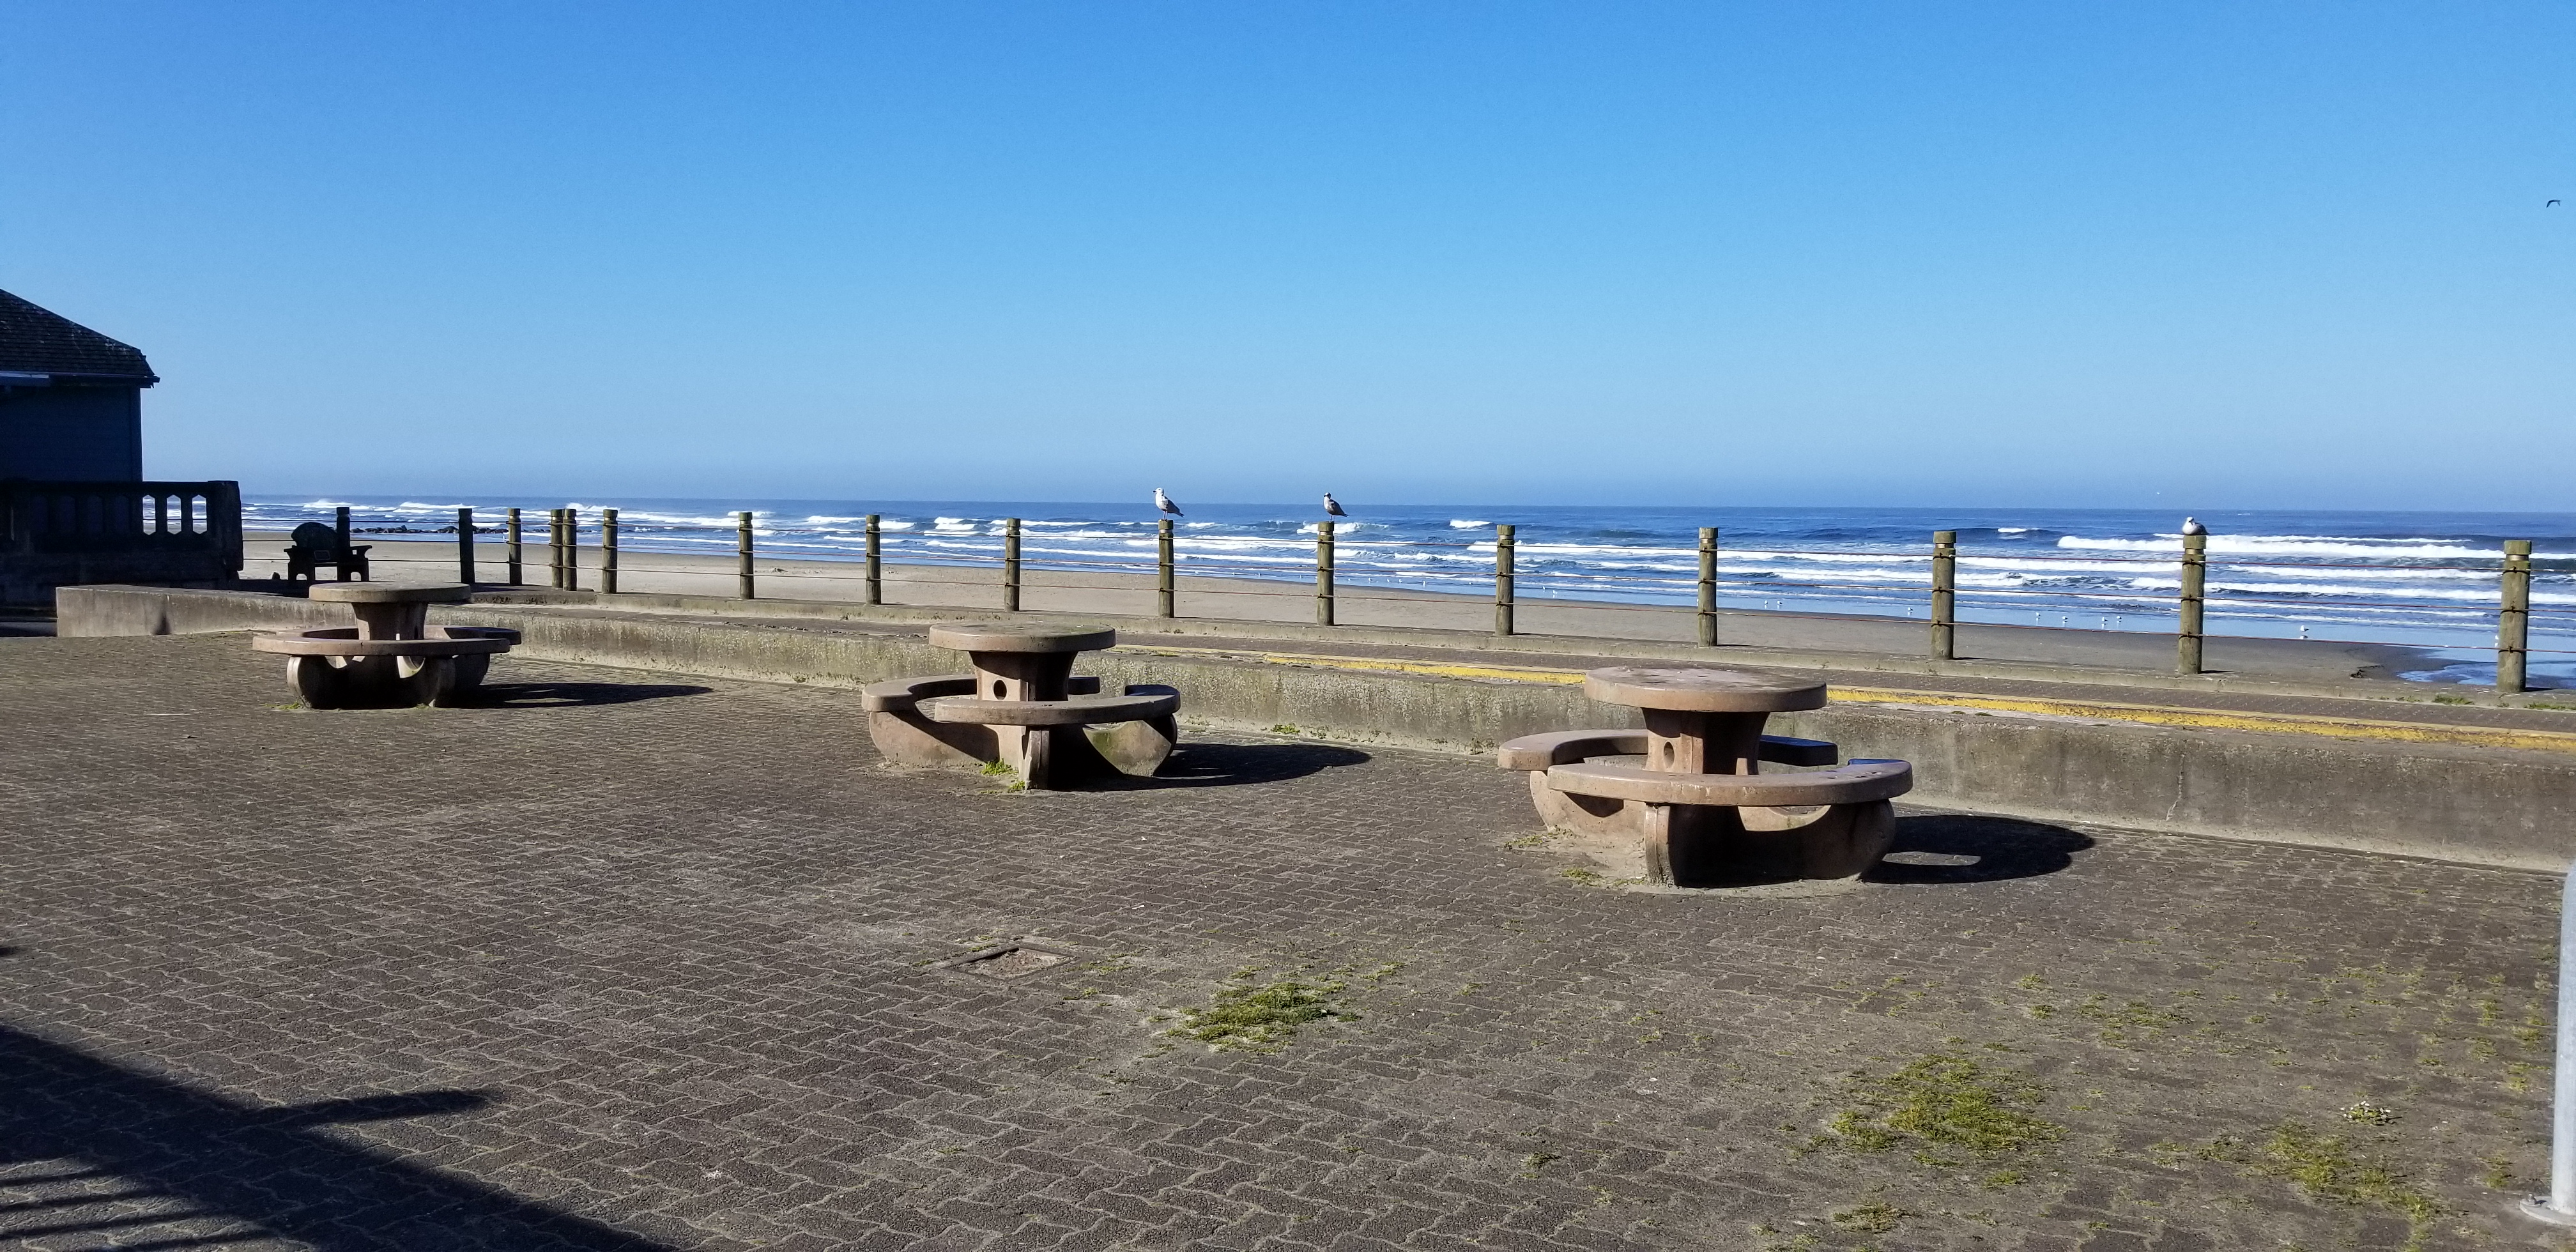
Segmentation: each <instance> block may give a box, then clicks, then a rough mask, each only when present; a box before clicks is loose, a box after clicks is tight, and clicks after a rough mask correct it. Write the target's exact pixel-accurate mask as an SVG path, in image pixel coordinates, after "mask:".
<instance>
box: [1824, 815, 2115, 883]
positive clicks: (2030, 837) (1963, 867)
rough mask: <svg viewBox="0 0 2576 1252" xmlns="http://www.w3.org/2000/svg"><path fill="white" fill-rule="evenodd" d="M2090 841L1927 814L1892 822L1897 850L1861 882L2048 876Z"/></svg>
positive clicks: (2003, 821)
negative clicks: (1894, 826) (1865, 880)
mask: <svg viewBox="0 0 2576 1252" xmlns="http://www.w3.org/2000/svg"><path fill="white" fill-rule="evenodd" d="M2092 846H2093V839H2092V837H2091V836H2089V835H2084V834H2080V833H2077V832H2076V831H2072V830H2068V829H2067V828H2066V827H2064V826H2051V825H2049V824H2047V823H2046V822H2026V821H2022V820H2020V819H2018V818H2011V817H1978V816H1975V815H1972V814H1965V813H1931V814H1925V815H1922V816H1918V817H1900V818H1898V819H1896V846H1895V847H1894V848H1893V849H1891V850H1890V851H1889V852H1888V854H1887V856H1886V858H1885V859H1883V860H1881V861H1880V862H1879V863H1878V864H1877V865H1876V866H1873V867H1872V868H1871V869H1870V871H1869V872H1868V873H1867V874H1864V875H1862V877H1863V878H1865V879H1867V880H1868V881H1870V882H1880V883H1964V882H1994V881H1996V880H1998V879H2004V878H2030V877H2035V876H2037V875H2040V874H2053V873H2056V872H2057V871H2059V870H2061V869H2064V868H2066V867H2067V866H2069V865H2072V864H2074V863H2075V854H2076V853H2078V852H2081V851H2084V850H2085V849H2087V848H2090V847H2092Z"/></svg>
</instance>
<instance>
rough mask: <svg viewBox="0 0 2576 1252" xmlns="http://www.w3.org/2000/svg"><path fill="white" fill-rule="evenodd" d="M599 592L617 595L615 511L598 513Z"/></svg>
mask: <svg viewBox="0 0 2576 1252" xmlns="http://www.w3.org/2000/svg"><path fill="white" fill-rule="evenodd" d="M599 590H600V592H601V593H602V594H604V595H612V596H613V595H616V594H617V510H615V509H601V510H600V511H599Z"/></svg>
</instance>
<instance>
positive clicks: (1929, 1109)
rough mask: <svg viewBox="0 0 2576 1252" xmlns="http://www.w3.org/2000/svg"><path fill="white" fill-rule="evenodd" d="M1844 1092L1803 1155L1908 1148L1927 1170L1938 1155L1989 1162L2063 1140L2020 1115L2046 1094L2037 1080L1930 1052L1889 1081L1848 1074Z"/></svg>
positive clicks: (2056, 1130) (2049, 1125)
mask: <svg viewBox="0 0 2576 1252" xmlns="http://www.w3.org/2000/svg"><path fill="white" fill-rule="evenodd" d="M1845 1092H1846V1094H1847V1096H1848V1097H1849V1099H1850V1100H1851V1107H1849V1108H1846V1109H1844V1110H1843V1111H1842V1112H1840V1113H1837V1114H1835V1115H1834V1118H1833V1120H1832V1121H1831V1122H1828V1123H1827V1124H1826V1127H1827V1131H1828V1134H1826V1135H1824V1136H1819V1138H1818V1139H1817V1141H1816V1142H1815V1143H1813V1144H1810V1145H1809V1146H1810V1147H1835V1148H1840V1149H1842V1150H1844V1151H1847V1152H1885V1151H1888V1150H1890V1149H1892V1148H1896V1147H1900V1146H1904V1145H1907V1144H1912V1145H1913V1146H1914V1147H1915V1149H1916V1153H1915V1154H1916V1155H1917V1156H1918V1157H1922V1158H1925V1159H1926V1162H1927V1163H1933V1162H1934V1161H1936V1160H1937V1151H1936V1150H1937V1149H1941V1148H1965V1149H1967V1150H1968V1151H1971V1152H1975V1153H1978V1154H1980V1155H1984V1156H1995V1155H2000V1154H2002V1153H2006V1152H2014V1151H2018V1150H2021V1149H2023V1148H2029V1147H2035V1146H2038V1145H2041V1144H2047V1143H2054V1142H2056V1140H2057V1139H2058V1138H2059V1137H2060V1136H2061V1135H2063V1134H2064V1133H2065V1131H2064V1128H2063V1127H2061V1126H2059V1125H2058V1124H2057V1123H2055V1122H2052V1121H2049V1120H2048V1119H2046V1118H2044V1117H2040V1116H2038V1115H2037V1114H2035V1113H2031V1112H2029V1111H2028V1110H2029V1109H2031V1108H2032V1107H2034V1106H2036V1105H2037V1104H2038V1103H2039V1101H2040V1099H2041V1098H2042V1097H2043V1096H2044V1095H2046V1094H2047V1089H2046V1088H2045V1087H2043V1086H2041V1085H2040V1083H2039V1082H2038V1080H2036V1079H2033V1078H2031V1077H2029V1076H2028V1075H2026V1074H2022V1073H2019V1072H2017V1071H2013V1070H2008V1069H1999V1068H1996V1067H1994V1066H1990V1065H1988V1064H1986V1063H1985V1062H1983V1061H1978V1060H1975V1059H1972V1058H1969V1057H1965V1056H1961V1055H1959V1054H1958V1053H1956V1052H1934V1053H1932V1054H1930V1055H1928V1056H1925V1057H1922V1058H1920V1059H1918V1060H1916V1061H1914V1062H1913V1063H1911V1064H1908V1065H1906V1066H1905V1067H1904V1068H1902V1069H1899V1070H1897V1071H1896V1072H1895V1073H1892V1074H1886V1075H1872V1074H1866V1073H1864V1074H1855V1075H1853V1076H1852V1078H1851V1080H1850V1082H1849V1084H1848V1086H1847V1087H1846V1088H1845Z"/></svg>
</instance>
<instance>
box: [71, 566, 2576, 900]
mask: <svg viewBox="0 0 2576 1252" xmlns="http://www.w3.org/2000/svg"><path fill="white" fill-rule="evenodd" d="M57 604H58V611H59V620H60V624H61V630H62V633H63V634H65V635H137V634H187V633H197V632H204V631H220V630H239V629H245V628H265V629H279V628H292V627H306V626H313V625H333V624H340V623H341V622H343V621H345V617H344V615H343V611H342V610H340V609H339V608H338V607H337V606H331V605H319V604H309V603H307V602H305V601H302V600H297V599H289V598H284V597H277V596H269V595H261V594H252V593H234V592H201V591H171V590H161V589H156V588H141V587H78V588H66V589H64V590H63V592H62V593H61V594H60V596H59V597H58V600H57ZM946 616H952V617H953V616H956V614H954V613H951V614H946ZM433 620H436V621H440V622H444V623H449V624H457V625H489V626H509V627H514V628H516V629H518V630H520V631H522V632H524V633H525V637H526V642H525V644H524V646H523V651H524V652H525V654H527V655H529V656H532V657H537V658H541V659H546V660H559V661H575V662H588V663H593V664H599V665H610V666H620V667H626V668H634V669H647V670H660V671H667V672H673V673H684V674H699V675H707V676H715V677H729V678H745V679H754V680H764V681H777V682H803V683H814V684H818V685H824V686H838V687H851V686H858V685H861V684H864V683H869V682H875V681H879V680H882V679H886V678H894V677H901V676H905V675H913V674H930V673H944V672H949V671H952V670H955V669H956V668H957V667H958V664H959V658H958V657H957V656H956V654H954V653H951V652H949V651H947V650H945V649H939V648H933V647H931V646H930V645H929V643H928V641H927V640H926V639H925V638H924V637H923V636H922V635H921V634H920V633H918V632H919V631H920V629H921V628H920V626H919V625H918V624H907V623H904V622H898V621H876V622H864V623H853V622H824V621H816V620H800V619H797V618H793V617H763V618H754V617H739V616H737V617H730V618H714V617H696V616H680V615H675V614H672V613H668V612H660V613H633V612H618V611H611V610H605V609H599V608H593V607H565V606H554V605H527V604H506V603H488V602H478V603H476V604H472V605H465V606H457V607H455V608H451V609H441V610H439V611H437V613H436V614H435V615H434V618H433ZM1543 662H1544V658H1543V657H1540V656H1533V657H1532V658H1531V663H1532V664H1541V663H1543ZM1084 668H1085V670H1086V671H1087V672H1093V673H1097V674H1099V675H1100V676H1101V677H1102V678H1104V679H1105V680H1108V681H1110V682H1148V681H1150V682H1165V683H1170V684H1172V685H1174V686H1177V687H1179V688H1180V689H1181V690H1182V692H1183V693H1184V695H1183V699H1184V703H1183V706H1182V709H1183V714H1184V719H1185V720H1186V721H1189V722H1192V723H1195V724H1199V725H1205V726H1213V727H1224V728H1231V729H1247V730H1271V729H1274V728H1279V727H1293V728H1295V731H1296V733H1299V734H1307V735H1317V736H1322V737H1326V738H1330V739H1334V740H1337V741H1343V742H1350V743H1356V744H1372V743H1374V744H1386V745H1394V746H1403V747H1413V748H1429V749H1434V750H1443V751H1452V752H1460V753H1470V752H1484V751H1489V750H1490V749H1491V748H1492V746H1493V745H1494V744H1496V743H1499V742H1500V741H1502V740H1504V739H1508V738H1511V737H1513V736H1516V735H1521V734H1528V733H1531V732H1534V731H1541V730H1560V729H1570V728H1576V727H1585V726H1625V725H1634V724H1636V723H1635V716H1634V714H1633V712H1631V711H1630V710H1626V709H1620V708H1614V707H1611V706H1605V705H1599V704H1595V703H1593V702H1592V701H1590V700H1588V699H1586V698H1584V696H1583V694H1582V692H1581V690H1580V688H1579V687H1576V686H1572V685H1569V684H1568V683H1567V682H1565V681H1563V680H1562V678H1561V677H1559V678H1556V679H1553V680H1536V681H1533V680H1520V679H1514V678H1510V677H1459V676H1450V675H1441V674H1427V673H1410V672H1403V671H1399V670H1391V669H1386V668H1369V667H1353V666H1345V665H1336V664H1333V663H1331V661H1330V660H1329V658H1307V659H1298V658H1283V657H1279V656H1275V655H1263V656H1257V657H1256V656H1250V655H1229V654H1226V653H1223V652H1201V651H1191V652H1181V651H1172V650H1160V651H1158V650H1156V649H1154V648H1152V647H1151V646H1133V647H1122V648H1121V649H1119V650H1118V651H1116V652H1112V653H1106V654H1100V655H1097V656H1094V657H1092V658H1090V662H1089V663H1088V664H1086V666H1085V667H1084ZM2396 707H2397V708H2399V709H2402V708H2403V706H2396ZM1774 724H1775V725H1776V726H1778V727H1780V728H1781V729H1783V730H1784V731H1786V732H1787V733H1791V734H1799V735H1808V736H1813V737H1816V738H1824V739H1831V740H1834V741H1835V742H1837V743H1840V744H1842V745H1843V747H1844V750H1845V752H1846V753H1847V754H1848V755H1851V756H1863V757H1897V758H1902V759H1905V760H1909V761H1912V762H1913V763H1914V765H1915V769H1916V777H1917V780H1918V785H1917V790H1916V791H1915V792H1914V794H1913V796H1912V797H1911V799H1913V800H1914V801H1917V802H1920V803H1923V804H1926V805H1931V806H1936V807H1944V808H1957V809H1964V810H1971V811H1976V812H1984V813H1997V814H2005V815H2010V816H2017V817H2026V818H2031V819H2034V820H2041V821H2052V822H2076V823H2094V824H2100V825H2105V826H2116V827H2123V828H2128V829H2134V830H2148V831H2168V832H2175V833H2184V834H2196V835H2210V836H2217V837H2222V838H2231V839H2245V840H2258V841H2269V842H2280V843H2295V844H2306V845H2312V846H2325V847H2340V848H2354V849H2365V850H2371V851H2379V852H2392V853H2399V854H2404V855H2414V856H2424V857H2434V858H2439V859H2443V860H2449V861H2458V862H2465V863H2471V864H2484V865H2498V866H2509V867H2516V868H2525V869H2541V870H2552V871H2555V870H2558V869H2562V868H2564V867H2565V865H2566V863H2567V859H2568V857H2569V855H2570V854H2571V853H2576V832H2571V830H2570V827H2569V825H2568V823H2567V820H2566V817H2565V815H2566V814H2567V813H2568V812H2569V810H2570V809H2571V807H2576V754H2571V753H2567V752H2551V751H2537V750H2521V749H2515V748H2496V747H2484V746H2468V745H2461V744H2450V743H2405V742H2376V741H2355V740H2351V739H2338V738H2331V737H2327V736H2324V735H2319V734H2301V733H2276V732H2265V731H2240V730H2225V729H2209V728H2204V727H2175V726H2163V725H2151V724H2141V723H2136V722H2124V721H2112V720H2088V719H2086V718H2083V717H2070V716H2055V715H2036V714H2023V715H2015V714H1995V713H1987V712H1979V711H1973V710H1967V709H1945V708H1922V707H1911V706H1907V705H1902V704H1891V703H1884V702H1882V703H1844V702H1837V703H1835V704H1833V705H1831V706H1828V707H1826V708H1824V709H1820V710H1817V711H1814V712H1810V713H1801V714H1795V715H1789V716H1784V717H1781V718H1777V719H1775V721H1774ZM851 733H852V734H853V735H856V734H860V733H863V732H862V731H861V729H860V723H859V720H858V718H857V716H856V714H855V711H854V713H853V717H852V721H851Z"/></svg>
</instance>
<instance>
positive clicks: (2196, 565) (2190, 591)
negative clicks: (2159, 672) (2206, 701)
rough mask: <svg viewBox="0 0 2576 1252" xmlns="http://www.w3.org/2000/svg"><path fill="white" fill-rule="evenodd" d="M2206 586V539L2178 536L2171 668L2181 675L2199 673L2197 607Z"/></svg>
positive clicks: (2196, 536)
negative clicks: (2178, 616)
mask: <svg viewBox="0 0 2576 1252" xmlns="http://www.w3.org/2000/svg"><path fill="white" fill-rule="evenodd" d="M2208 585H2209V536H2207V535H2185V536H2183V537H2182V620H2181V621H2180V622H2179V623H2177V624H2176V628H2175V632H2174V668H2175V669H2176V670H2177V671H2179V672H2181V673H2185V674H2197V673H2200V672H2201V665H2200V641H2201V639H2200V636H2201V631H2200V624H2201V622H2200V608H2201V600H2202V592H2203V589H2204V588H2206V587H2207V586H2208Z"/></svg>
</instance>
